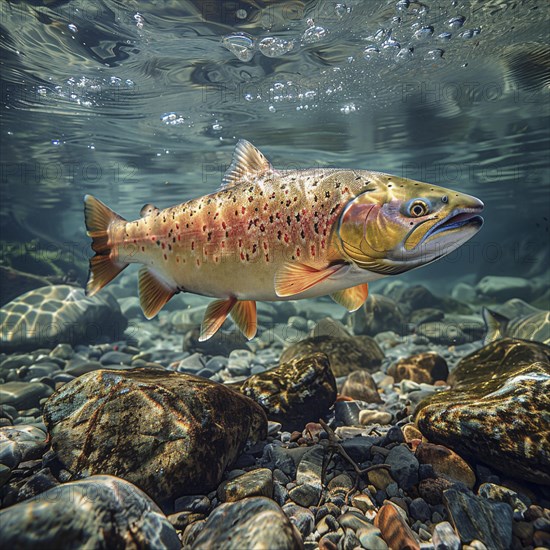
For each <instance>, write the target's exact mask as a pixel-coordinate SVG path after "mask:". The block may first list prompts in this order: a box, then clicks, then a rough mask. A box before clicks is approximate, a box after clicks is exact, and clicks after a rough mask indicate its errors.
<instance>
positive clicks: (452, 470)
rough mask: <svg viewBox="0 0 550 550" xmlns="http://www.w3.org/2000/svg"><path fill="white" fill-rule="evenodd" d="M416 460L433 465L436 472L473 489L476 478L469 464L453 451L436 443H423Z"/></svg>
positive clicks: (418, 448) (417, 451)
mask: <svg viewBox="0 0 550 550" xmlns="http://www.w3.org/2000/svg"><path fill="white" fill-rule="evenodd" d="M415 454H416V458H417V459H418V461H419V462H420V463H422V464H431V465H432V468H433V470H434V472H435V473H436V474H437V475H439V476H445V477H448V478H450V479H454V480H455V481H460V482H461V483H464V485H466V487H468V488H469V489H473V488H474V485H475V483H476V476H475V474H474V472H473V470H472V469H471V468H470V466H469V465H468V463H467V462H466V461H465V460H464V459H463V458H462V457H460V456H459V455H457V454H456V453H455V452H454V451H452V450H451V449H448V448H447V447H444V446H443V445H435V444H434V443H421V444H420V445H418V447H417V448H416V453H415Z"/></svg>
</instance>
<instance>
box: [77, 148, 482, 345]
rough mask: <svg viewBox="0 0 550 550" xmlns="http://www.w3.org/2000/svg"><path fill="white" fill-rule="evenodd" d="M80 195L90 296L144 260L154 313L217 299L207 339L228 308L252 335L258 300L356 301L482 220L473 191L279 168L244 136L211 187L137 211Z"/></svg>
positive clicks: (143, 296)
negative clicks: (178, 299) (187, 295)
mask: <svg viewBox="0 0 550 550" xmlns="http://www.w3.org/2000/svg"><path fill="white" fill-rule="evenodd" d="M84 204H85V221H86V227H87V231H88V235H89V236H90V237H91V238H92V249H93V251H94V252H95V255H94V256H93V257H92V258H91V259H90V274H89V278H88V283H87V285H86V291H87V294H88V295H93V294H95V293H96V292H98V291H99V290H100V289H101V288H103V287H104V286H105V285H106V284H107V283H109V282H110V281H111V280H113V279H114V278H115V277H116V276H117V275H118V274H119V273H120V272H121V271H122V270H123V269H124V268H125V267H127V266H128V265H129V264H131V263H138V264H142V267H141V269H140V271H139V295H140V303H141V307H142V309H143V312H144V314H145V316H146V317H147V318H149V319H150V318H153V317H154V316H155V315H156V314H157V313H158V312H159V311H160V310H161V309H162V307H163V306H164V305H165V304H166V303H167V302H168V300H170V299H171V298H172V296H174V295H175V294H177V293H179V292H192V293H195V294H201V295H204V296H210V297H212V298H215V300H214V301H213V302H211V303H210V304H209V306H208V307H207V309H206V312H205V317H204V320H203V323H202V325H201V335H200V339H201V340H206V339H208V338H210V337H212V336H213V335H214V334H215V333H216V331H217V330H219V328H220V327H221V326H222V324H223V322H224V321H225V319H226V318H227V317H228V316H231V318H232V319H233V321H234V322H235V324H236V325H237V326H238V328H239V329H240V330H241V331H242V333H243V334H244V335H245V336H246V337H247V338H248V339H251V338H253V337H254V335H255V334H256V329H257V326H256V301H257V300H267V301H278V300H295V299H302V298H314V297H316V296H323V295H330V296H331V297H332V298H333V299H334V300H335V301H336V302H338V303H339V304H341V305H343V306H344V307H345V308H346V309H348V311H355V310H357V309H358V308H360V307H361V306H362V305H363V303H364V302H365V300H366V299H367V296H368V282H370V281H373V280H376V279H379V278H381V277H384V276H388V275H397V274H399V273H403V272H406V271H409V270H410V269H414V268H417V267H420V266H422V265H425V264H428V263H430V262H432V261H435V260H436V259H438V258H441V257H443V256H444V255H446V254H448V253H450V252H452V251H453V250H454V249H456V248H457V247H458V246H460V245H461V244H463V243H464V242H466V241H467V240H468V239H470V238H471V237H472V236H473V235H475V234H476V233H477V231H478V230H479V229H480V228H481V226H482V224H483V219H482V218H481V217H480V216H479V213H480V212H481V210H482V209H483V203H482V202H481V201H480V200H479V199H477V198H475V197H472V196H470V195H466V194H463V193H459V192H456V191H451V190H449V189H445V188H443V187H438V186H435V185H431V184H428V183H422V182H417V181H414V180H410V179H407V178H402V177H398V176H392V175H389V174H383V173H379V172H371V171H368V170H350V169H335V168H326V169H307V170H276V169H275V168H273V166H272V165H271V164H270V162H269V161H268V160H267V158H266V157H265V156H264V155H263V154H262V153H261V152H260V151H259V150H258V149H257V148H256V147H254V146H253V145H252V144H251V143H249V142H248V141H245V140H241V141H239V142H238V144H237V146H236V148H235V153H234V156H233V161H232V163H231V165H230V167H229V169H228V171H227V172H226V174H225V176H224V178H223V181H222V186H221V188H220V189H219V190H218V191H216V192H215V193H212V194H209V195H205V196H203V197H199V198H196V199H192V200H190V201H187V202H184V203H182V204H178V205H177V206H172V207H169V208H166V209H164V210H159V209H158V208H156V207H155V206H153V205H151V204H146V205H145V206H144V207H143V208H142V210H141V213H140V216H141V217H140V218H139V219H137V220H134V221H126V220H125V219H124V218H122V217H121V216H119V215H118V214H117V213H115V212H114V211H113V210H111V209H110V208H109V207H107V206H106V205H105V204H103V203H102V202H101V201H100V200H98V199H96V198H95V197H92V196H91V195H86V197H85V198H84Z"/></svg>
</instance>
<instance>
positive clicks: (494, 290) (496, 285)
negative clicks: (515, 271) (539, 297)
mask: <svg viewBox="0 0 550 550" xmlns="http://www.w3.org/2000/svg"><path fill="white" fill-rule="evenodd" d="M476 290H477V291H478V292H479V293H480V294H484V295H485V296H489V297H491V298H494V299H496V300H499V301H503V300H509V299H510V298H520V299H523V300H529V299H530V298H531V293H532V287H531V283H530V282H529V281H528V280H527V279H523V278H522V277H503V276H496V275H488V276H486V277H483V279H481V281H479V283H478V284H477V285H476Z"/></svg>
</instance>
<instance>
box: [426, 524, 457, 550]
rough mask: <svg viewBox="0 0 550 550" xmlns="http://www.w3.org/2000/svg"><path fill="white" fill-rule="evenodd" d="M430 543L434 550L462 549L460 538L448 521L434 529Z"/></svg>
mask: <svg viewBox="0 0 550 550" xmlns="http://www.w3.org/2000/svg"><path fill="white" fill-rule="evenodd" d="M432 541H433V545H434V547H435V548H436V550H439V549H441V550H443V549H445V550H460V549H461V548H462V544H461V543H460V537H459V536H458V535H457V534H456V533H455V530H454V529H453V527H452V526H451V524H450V523H449V522H448V521H442V522H441V523H438V524H437V525H436V526H435V527H434V531H433V538H432Z"/></svg>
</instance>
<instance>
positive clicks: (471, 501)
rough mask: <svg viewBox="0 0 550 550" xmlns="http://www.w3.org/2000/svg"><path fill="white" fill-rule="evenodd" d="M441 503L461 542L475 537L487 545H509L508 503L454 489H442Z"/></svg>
mask: <svg viewBox="0 0 550 550" xmlns="http://www.w3.org/2000/svg"><path fill="white" fill-rule="evenodd" d="M443 502H444V503H445V506H446V507H447V511H448V514H449V518H450V519H451V520H452V523H453V525H454V526H455V527H456V530H457V532H458V535H459V536H460V540H461V541H462V542H463V543H469V542H471V541H472V540H474V539H477V540H480V541H481V542H483V543H484V544H485V545H486V546H487V547H488V548H489V547H496V548H509V547H510V545H511V544H512V522H513V511H512V507H511V506H510V505H509V504H505V503H503V502H492V501H490V500H487V499H484V498H481V497H476V496H474V495H472V494H470V493H466V492H459V491H457V490H455V489H447V490H446V491H444V492H443Z"/></svg>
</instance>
